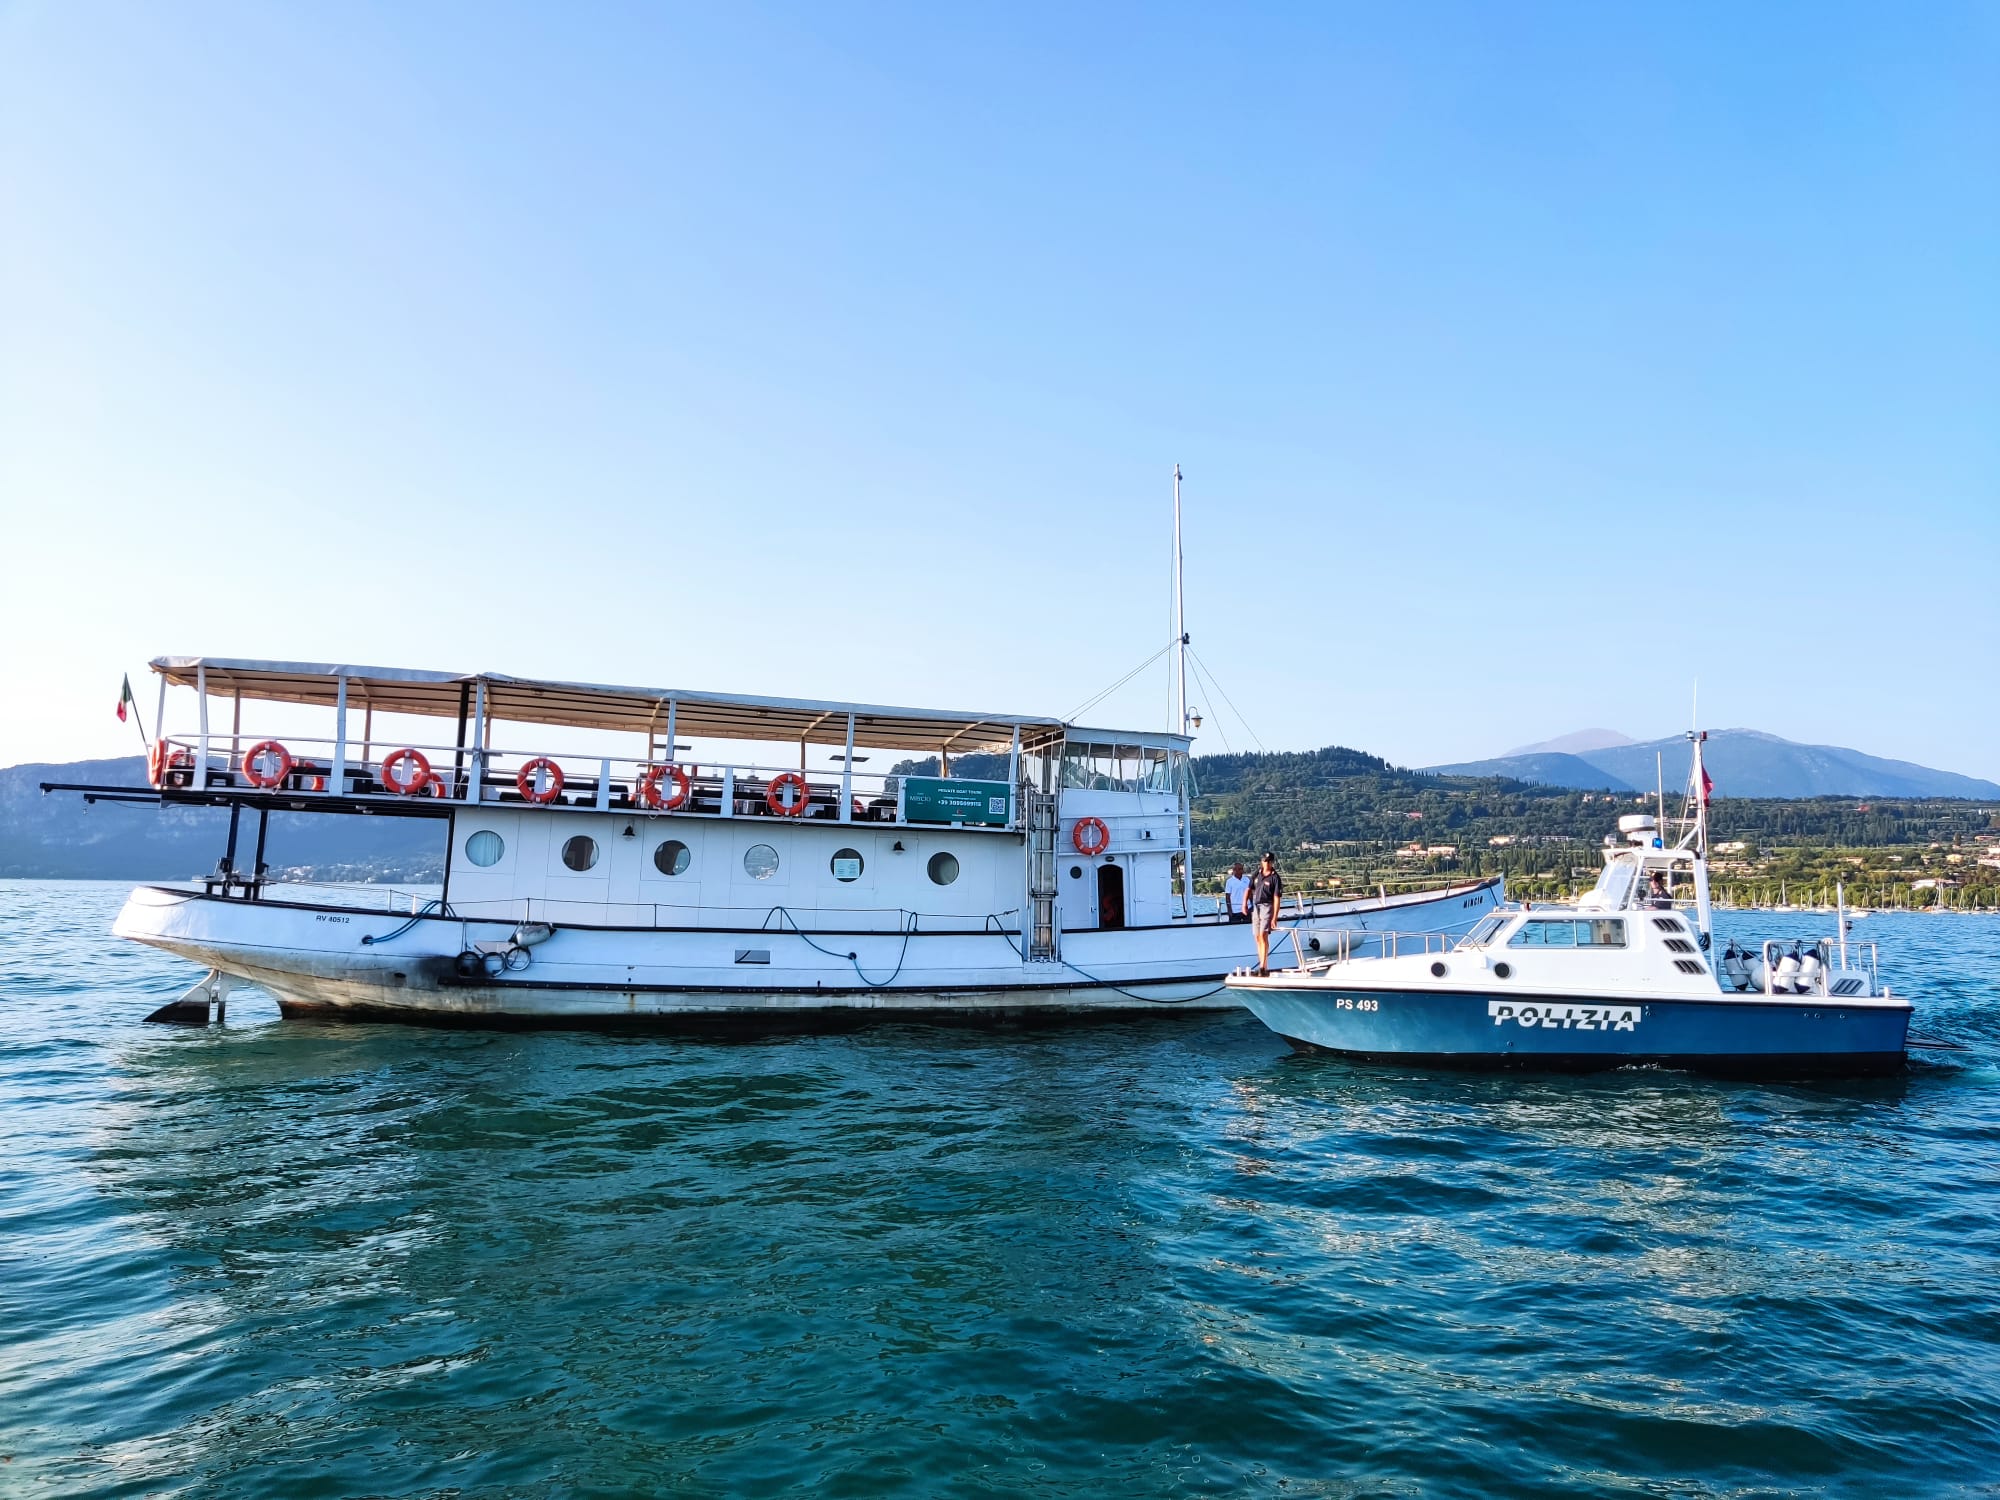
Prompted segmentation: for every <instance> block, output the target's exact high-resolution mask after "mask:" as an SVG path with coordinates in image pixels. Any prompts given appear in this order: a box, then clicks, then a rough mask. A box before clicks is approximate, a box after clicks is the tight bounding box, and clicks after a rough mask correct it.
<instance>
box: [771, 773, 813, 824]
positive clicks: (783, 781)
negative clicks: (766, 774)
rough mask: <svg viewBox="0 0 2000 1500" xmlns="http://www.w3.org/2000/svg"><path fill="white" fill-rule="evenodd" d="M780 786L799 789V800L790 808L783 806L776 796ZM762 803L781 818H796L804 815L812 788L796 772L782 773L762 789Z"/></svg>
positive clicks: (810, 799)
mask: <svg viewBox="0 0 2000 1500" xmlns="http://www.w3.org/2000/svg"><path fill="white" fill-rule="evenodd" d="M781 786H795V787H797V788H798V789H799V800H798V801H797V802H795V803H793V804H792V805H791V806H790V807H787V806H785V804H784V802H783V801H782V800H781V799H780V798H779V796H778V788H779V787H781ZM764 801H765V803H766V804H767V805H768V806H769V807H770V809H771V811H772V812H774V813H776V814H777V815H778V816H779V817H781V818H797V817H803V816H804V815H805V810H806V804H807V803H809V802H811V801H812V788H811V787H809V786H807V785H806V779H805V777H803V776H801V775H800V774H799V773H798V772H797V771H783V772H780V773H779V774H778V775H776V776H773V777H772V778H771V784H770V785H769V786H767V787H765V788H764Z"/></svg>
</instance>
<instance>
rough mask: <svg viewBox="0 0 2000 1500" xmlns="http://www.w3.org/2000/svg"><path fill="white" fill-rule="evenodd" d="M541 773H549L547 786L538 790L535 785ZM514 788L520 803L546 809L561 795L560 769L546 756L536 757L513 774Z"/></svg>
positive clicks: (561, 780) (561, 776)
mask: <svg viewBox="0 0 2000 1500" xmlns="http://www.w3.org/2000/svg"><path fill="white" fill-rule="evenodd" d="M543 771H547V772H548V773H549V784H548V785H547V786H545V787H542V788H540V789H539V790H538V789H537V788H536V785H535V783H536V782H537V781H539V780H540V779H541V778H540V773H541V772H543ZM514 788H515V790H516V791H518V792H520V794H521V800H522V801H524V802H532V803H534V804H535V805H536V806H537V807H546V806H547V805H548V804H549V803H551V802H553V801H555V800H556V798H558V797H560V796H561V795H562V789H563V773H562V767H561V766H559V765H557V764H556V763H555V762H554V761H552V760H550V759H549V758H548V757H547V756H546V755H537V756H536V757H535V758H534V759H533V760H531V761H529V762H528V763H527V764H526V765H525V766H523V767H521V769H520V771H519V772H517V773H516V774H515V777H514Z"/></svg>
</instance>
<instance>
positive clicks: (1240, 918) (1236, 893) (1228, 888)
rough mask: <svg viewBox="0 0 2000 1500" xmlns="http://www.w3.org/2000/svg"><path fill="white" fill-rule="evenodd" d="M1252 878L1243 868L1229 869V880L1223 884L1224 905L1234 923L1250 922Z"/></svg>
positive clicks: (1235, 865) (1233, 867) (1237, 866)
mask: <svg viewBox="0 0 2000 1500" xmlns="http://www.w3.org/2000/svg"><path fill="white" fill-rule="evenodd" d="M1249 901H1250V877H1249V876H1248V875H1245V874H1244V873H1243V866H1242V865H1241V864H1240V863H1239V864H1234V865H1231V866H1230V867H1229V878H1228V879H1227V880H1225V881H1223V882H1222V905H1223V909H1224V910H1225V911H1227V912H1228V913H1229V920H1230V921H1232V922H1247V921H1249V920H1250V907H1249Z"/></svg>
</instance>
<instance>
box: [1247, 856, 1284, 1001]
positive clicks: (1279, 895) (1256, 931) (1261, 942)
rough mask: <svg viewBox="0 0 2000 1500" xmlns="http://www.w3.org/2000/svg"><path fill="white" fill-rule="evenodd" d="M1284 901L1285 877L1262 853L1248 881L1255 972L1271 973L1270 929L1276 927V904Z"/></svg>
mask: <svg viewBox="0 0 2000 1500" xmlns="http://www.w3.org/2000/svg"><path fill="white" fill-rule="evenodd" d="M1284 898H1285V877H1284V876H1282V875H1280V874H1279V873H1278V865H1277V861H1276V860H1274V859H1273V858H1272V857H1271V855H1270V854H1269V853H1268V852H1266V854H1265V855H1264V857H1263V859H1262V860H1260V861H1259V862H1258V864H1257V873H1256V874H1255V875H1252V876H1251V877H1250V931H1251V933H1252V934H1253V935H1254V936H1255V937H1256V939H1257V972H1258V973H1259V974H1268V973H1270V972H1271V929H1272V928H1273V927H1275V926H1277V924H1278V903H1279V902H1280V901H1282V900H1284Z"/></svg>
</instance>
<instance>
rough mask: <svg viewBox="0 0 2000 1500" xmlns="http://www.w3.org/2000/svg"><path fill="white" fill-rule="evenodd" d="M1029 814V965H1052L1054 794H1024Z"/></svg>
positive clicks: (1054, 955) (1054, 947)
mask: <svg viewBox="0 0 2000 1500" xmlns="http://www.w3.org/2000/svg"><path fill="white" fill-rule="evenodd" d="M1022 802H1023V803H1024V805H1025V809H1026V811H1027V814H1028V962H1030V963H1054V962H1055V961H1056V960H1057V959H1058V958H1059V957H1060V956H1061V954H1060V951H1059V948H1058V940H1057V936H1056V794H1055V793H1054V792H1036V791H1024V792H1023V793H1022Z"/></svg>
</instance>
